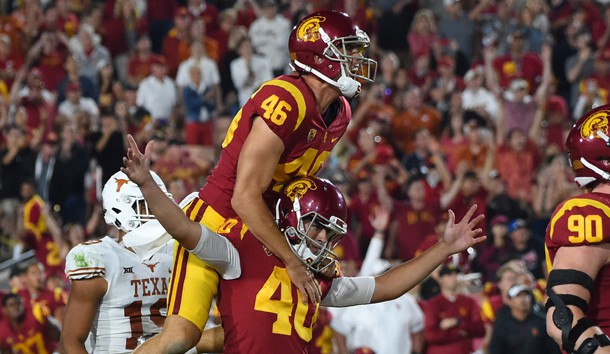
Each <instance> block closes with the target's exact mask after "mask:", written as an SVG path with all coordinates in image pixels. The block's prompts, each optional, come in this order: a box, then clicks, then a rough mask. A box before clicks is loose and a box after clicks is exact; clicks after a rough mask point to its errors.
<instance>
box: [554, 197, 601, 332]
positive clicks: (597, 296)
mask: <svg viewBox="0 0 610 354" xmlns="http://www.w3.org/2000/svg"><path fill="white" fill-rule="evenodd" d="M609 216H610V195H608V194H603V193H585V194H581V195H579V196H577V197H573V198H570V199H568V200H566V201H564V202H563V203H561V204H559V205H558V206H557V208H556V209H555V211H554V212H553V216H552V217H551V221H550V222H549V225H548V226H547V229H546V239H545V247H546V255H547V266H548V269H549V271H550V270H551V267H552V264H553V261H554V259H555V254H557V250H558V249H559V248H561V247H575V246H583V245H595V244H602V243H608V242H610V217H609ZM587 317H589V319H591V320H593V322H594V323H596V324H597V325H598V326H599V327H600V328H601V329H602V330H603V331H604V333H606V334H608V335H610V267H609V266H608V265H606V266H604V267H602V269H600V271H599V273H598V274H597V278H596V279H595V288H594V290H593V292H592V293H591V301H590V302H589V310H588V312H587Z"/></svg>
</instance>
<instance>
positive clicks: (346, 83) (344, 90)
mask: <svg viewBox="0 0 610 354" xmlns="http://www.w3.org/2000/svg"><path fill="white" fill-rule="evenodd" d="M293 63H294V65H296V66H297V67H299V68H300V69H302V70H304V71H306V72H308V73H312V74H314V75H316V76H317V77H318V78H320V79H321V80H323V81H324V82H326V83H328V84H330V85H332V86H334V87H336V88H338V89H339V91H341V95H343V96H345V97H347V98H352V97H356V96H358V95H359V94H360V90H361V86H362V85H361V84H360V83H359V82H358V81H356V80H354V79H352V78H351V77H349V76H348V75H346V74H345V68H344V67H343V64H340V65H341V77H339V79H338V80H337V81H335V80H333V79H331V78H329V77H328V76H326V75H324V74H322V73H321V72H319V71H318V70H316V69H314V68H312V67H311V66H309V65H305V64H303V63H301V62H300V61H298V60H294V61H293Z"/></svg>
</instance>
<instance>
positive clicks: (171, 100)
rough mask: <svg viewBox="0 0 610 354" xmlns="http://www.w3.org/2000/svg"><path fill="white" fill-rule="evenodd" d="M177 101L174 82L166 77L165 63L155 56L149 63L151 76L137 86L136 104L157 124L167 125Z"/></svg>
mask: <svg viewBox="0 0 610 354" xmlns="http://www.w3.org/2000/svg"><path fill="white" fill-rule="evenodd" d="M176 100H177V92H176V85H175V83H174V80H173V79H172V78H170V77H169V76H167V61H166V60H165V58H163V57H161V56H155V57H154V58H153V60H152V61H151V74H150V75H149V76H148V77H146V78H145V79H144V80H142V82H140V85H139V86H138V94H137V99H136V103H137V105H138V106H141V107H143V108H145V109H146V110H147V111H148V112H150V117H151V119H152V120H153V122H155V124H158V123H169V121H170V119H171V117H172V111H173V109H174V105H175V104H176Z"/></svg>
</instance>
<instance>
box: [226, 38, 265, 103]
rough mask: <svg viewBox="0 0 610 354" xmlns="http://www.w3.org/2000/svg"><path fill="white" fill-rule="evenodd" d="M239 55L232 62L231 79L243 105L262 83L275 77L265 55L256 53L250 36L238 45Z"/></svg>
mask: <svg viewBox="0 0 610 354" xmlns="http://www.w3.org/2000/svg"><path fill="white" fill-rule="evenodd" d="M237 52H238V53H239V57H237V58H236V59H234V60H233V61H232V62H231V79H232V81H233V84H234V85H235V88H236V89H237V98H238V100H239V105H240V106H243V105H244V104H245V103H246V101H247V100H248V98H250V96H251V95H252V94H253V93H254V91H256V90H257V89H258V88H259V87H260V86H261V84H263V83H264V82H266V81H268V80H271V79H272V78H273V71H272V70H271V66H270V65H269V62H268V61H267V59H265V57H263V56H260V55H258V54H256V53H254V50H253V48H252V41H250V38H247V37H246V38H243V39H242V40H241V42H239V44H238V45H237Z"/></svg>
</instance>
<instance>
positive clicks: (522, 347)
mask: <svg viewBox="0 0 610 354" xmlns="http://www.w3.org/2000/svg"><path fill="white" fill-rule="evenodd" d="M533 304H534V295H533V293H532V290H531V289H530V288H529V287H527V286H525V285H515V286H513V287H511V288H510V289H509V290H508V306H504V307H503V308H501V309H500V310H499V311H498V315H497V318H496V321H495V322H494V324H493V334H492V336H491V342H490V344H489V354H509V353H523V354H537V353H548V354H559V353H561V351H560V350H559V347H558V346H557V344H556V343H555V342H554V341H553V340H552V339H551V338H550V337H549V336H547V335H546V319H545V316H544V314H543V313H540V312H537V311H535V310H534V308H533Z"/></svg>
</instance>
